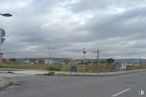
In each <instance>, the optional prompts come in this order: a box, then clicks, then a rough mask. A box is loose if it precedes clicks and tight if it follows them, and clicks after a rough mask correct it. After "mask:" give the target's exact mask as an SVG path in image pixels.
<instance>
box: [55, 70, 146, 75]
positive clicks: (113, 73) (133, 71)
mask: <svg viewBox="0 0 146 97" xmlns="http://www.w3.org/2000/svg"><path fill="white" fill-rule="evenodd" d="M143 71H146V69H142V70H131V71H119V72H106V73H74V72H73V73H72V74H71V73H57V74H56V73H55V76H116V75H124V74H130V73H137V72H143Z"/></svg>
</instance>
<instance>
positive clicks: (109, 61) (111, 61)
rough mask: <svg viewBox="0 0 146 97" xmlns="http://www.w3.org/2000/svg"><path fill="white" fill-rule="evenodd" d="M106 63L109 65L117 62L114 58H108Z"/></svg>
mask: <svg viewBox="0 0 146 97" xmlns="http://www.w3.org/2000/svg"><path fill="white" fill-rule="evenodd" d="M106 62H107V63H108V64H112V63H114V62H115V60H114V59H113V58H108V59H106Z"/></svg>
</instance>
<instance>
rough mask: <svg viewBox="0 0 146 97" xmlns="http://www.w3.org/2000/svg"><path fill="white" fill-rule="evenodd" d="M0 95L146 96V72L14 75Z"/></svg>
mask: <svg viewBox="0 0 146 97" xmlns="http://www.w3.org/2000/svg"><path fill="white" fill-rule="evenodd" d="M8 78H9V79H10V80H12V81H13V82H14V83H15V85H14V86H11V87H9V88H8V89H7V90H4V91H1V92H0V97H145V96H146V95H145V94H144V95H142V96H141V95H140V94H138V91H140V90H144V91H146V72H139V73H133V74H126V75H119V76H22V77H20V76H13V77H8Z"/></svg>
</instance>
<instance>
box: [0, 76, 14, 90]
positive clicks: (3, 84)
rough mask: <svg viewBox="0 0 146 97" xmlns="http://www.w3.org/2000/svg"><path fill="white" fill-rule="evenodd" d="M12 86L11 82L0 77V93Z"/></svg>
mask: <svg viewBox="0 0 146 97" xmlns="http://www.w3.org/2000/svg"><path fill="white" fill-rule="evenodd" d="M11 85H13V82H12V81H10V80H8V79H6V78H3V77H0V91H1V90H4V89H6V88H7V87H9V86H11Z"/></svg>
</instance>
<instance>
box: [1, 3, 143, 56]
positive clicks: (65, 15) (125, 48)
mask: <svg viewBox="0 0 146 97" xmlns="http://www.w3.org/2000/svg"><path fill="white" fill-rule="evenodd" d="M145 3H146V0H141V1H139V0H128V1H127V0H43V1H40V0H15V1H12V0H1V1H0V4H1V6H0V12H1V13H5V12H9V13H12V14H13V17H11V18H6V17H1V18H0V21H1V22H0V25H1V28H4V29H5V31H6V41H5V42H4V44H3V46H2V49H3V52H4V53H5V57H48V56H49V50H51V53H52V56H53V57H74V58H82V57H83V53H82V49H83V48H87V50H88V53H87V57H88V58H96V54H95V53H92V51H93V50H96V49H100V51H101V57H102V58H107V57H114V58H124V57H126V58H127V57H129V58H131V57H132V58H133V57H139V56H142V57H144V58H145V57H146V55H145V54H144V53H145V47H146V46H145V45H146V43H145V36H146V34H145V30H146V28H145V27H146V18H145V15H146V14H145V11H146V6H145ZM83 5H84V6H83Z"/></svg>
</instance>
